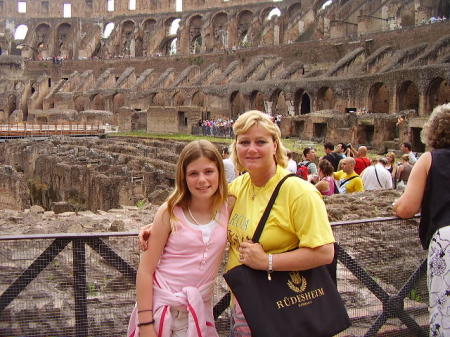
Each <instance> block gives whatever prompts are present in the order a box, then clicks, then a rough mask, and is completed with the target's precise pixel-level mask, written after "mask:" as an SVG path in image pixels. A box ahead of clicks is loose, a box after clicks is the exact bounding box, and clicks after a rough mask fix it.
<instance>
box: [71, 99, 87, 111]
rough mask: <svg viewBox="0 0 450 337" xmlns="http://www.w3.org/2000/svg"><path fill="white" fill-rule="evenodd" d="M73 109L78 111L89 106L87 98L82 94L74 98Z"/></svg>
mask: <svg viewBox="0 0 450 337" xmlns="http://www.w3.org/2000/svg"><path fill="white" fill-rule="evenodd" d="M73 103H74V106H75V110H77V111H78V112H80V111H84V110H87V109H88V107H89V99H88V98H87V97H84V96H78V97H76V98H75V99H74V102H73Z"/></svg>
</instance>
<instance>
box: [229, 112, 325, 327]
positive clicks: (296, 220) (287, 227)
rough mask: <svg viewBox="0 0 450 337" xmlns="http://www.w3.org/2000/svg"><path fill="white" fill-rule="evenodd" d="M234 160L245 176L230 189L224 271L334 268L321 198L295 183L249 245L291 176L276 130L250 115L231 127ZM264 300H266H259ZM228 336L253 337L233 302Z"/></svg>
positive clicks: (264, 118) (290, 183)
mask: <svg viewBox="0 0 450 337" xmlns="http://www.w3.org/2000/svg"><path fill="white" fill-rule="evenodd" d="M233 130H234V134H235V135H236V138H235V141H234V142H233V144H232V146H231V147H232V155H231V157H232V159H233V160H234V162H235V165H236V168H237V169H238V170H239V171H246V172H247V173H246V174H244V175H241V176H240V177H238V178H236V179H235V180H234V181H233V182H232V183H231V184H230V185H229V195H231V196H232V197H234V198H235V203H234V208H233V211H232V214H231V216H230V220H229V223H228V241H229V242H230V252H229V258H228V264H227V269H231V268H233V267H235V266H237V265H239V264H245V265H247V266H248V267H250V268H253V269H257V270H268V271H269V270H274V271H277V270H280V271H290V270H296V271H300V270H307V269H311V268H314V267H318V266H321V265H326V264H329V263H331V262H332V260H333V256H334V247H333V243H334V237H333V233H332V231H331V227H330V224H329V222H328V217H327V213H326V209H325V204H324V203H323V201H322V198H321V196H320V193H319V192H318V191H317V190H316V188H315V187H314V185H312V184H310V183H308V182H306V181H304V180H302V179H296V178H290V179H287V180H286V181H285V183H284V184H283V186H282V188H281V190H280V193H279V195H278V198H277V201H276V203H275V205H274V206H273V208H272V211H271V213H270V217H269V219H268V220H267V222H266V226H265V227H264V231H263V233H262V235H261V238H260V243H252V242H250V241H249V239H250V238H251V237H252V236H253V233H254V231H255V229H256V227H257V225H258V222H259V220H260V217H261V215H262V213H263V211H264V209H265V208H266V205H267V203H268V201H269V199H270V197H271V195H272V192H273V190H274V189H275V186H276V185H277V184H278V182H279V181H280V180H281V179H282V178H283V177H284V176H286V175H287V174H289V172H288V171H287V170H286V169H285V166H286V163H287V159H286V150H285V148H284V147H283V144H282V143H281V140H280V130H279V128H278V127H277V126H276V125H275V124H274V123H273V122H272V121H271V120H270V118H269V116H268V115H266V114H264V113H262V112H260V111H248V112H246V113H244V114H243V115H241V116H240V117H239V118H238V119H237V120H236V122H235V124H234V126H233ZM261 296H264V294H261ZM232 305H233V318H234V326H233V327H232V336H251V333H250V329H249V328H248V326H247V325H246V324H245V318H244V316H243V314H242V311H241V309H240V307H239V304H238V303H237V301H236V300H233V301H232Z"/></svg>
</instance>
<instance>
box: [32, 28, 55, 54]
mask: <svg viewBox="0 0 450 337" xmlns="http://www.w3.org/2000/svg"><path fill="white" fill-rule="evenodd" d="M34 34H35V38H34V45H33V59H34V60H45V59H46V58H47V57H49V56H50V53H49V48H50V46H49V41H50V35H51V32H50V26H49V25H48V24H46V23H41V24H39V25H38V26H37V27H36V30H35V33H34Z"/></svg>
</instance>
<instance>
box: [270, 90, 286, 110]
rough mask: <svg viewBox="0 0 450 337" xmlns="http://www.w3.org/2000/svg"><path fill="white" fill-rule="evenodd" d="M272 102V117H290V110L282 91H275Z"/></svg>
mask: <svg viewBox="0 0 450 337" xmlns="http://www.w3.org/2000/svg"><path fill="white" fill-rule="evenodd" d="M271 101H272V115H274V116H276V115H282V116H287V115H289V108H288V105H287V104H286V97H285V94H284V92H283V91H282V90H279V89H277V90H275V91H274V92H273V94H272V96H271Z"/></svg>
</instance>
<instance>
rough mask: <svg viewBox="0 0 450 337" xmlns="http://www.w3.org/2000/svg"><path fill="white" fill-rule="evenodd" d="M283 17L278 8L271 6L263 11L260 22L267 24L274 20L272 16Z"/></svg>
mask: <svg viewBox="0 0 450 337" xmlns="http://www.w3.org/2000/svg"><path fill="white" fill-rule="evenodd" d="M274 14H276V15H277V16H281V10H280V9H279V8H278V7H277V6H269V7H266V8H264V9H263V10H262V11H261V16H260V20H261V22H266V21H269V20H271V19H272V15H274Z"/></svg>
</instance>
